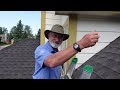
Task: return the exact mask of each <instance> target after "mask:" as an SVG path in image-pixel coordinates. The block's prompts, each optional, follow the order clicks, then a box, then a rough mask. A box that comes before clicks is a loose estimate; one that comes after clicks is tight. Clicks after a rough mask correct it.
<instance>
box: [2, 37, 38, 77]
mask: <svg viewBox="0 0 120 90" xmlns="http://www.w3.org/2000/svg"><path fill="white" fill-rule="evenodd" d="M39 44H40V43H39V39H25V40H22V41H19V42H17V43H15V44H13V45H11V46H8V47H6V48H4V49H2V50H0V79H31V78H32V74H33V72H34V63H35V60H34V50H35V49H36V47H37V46H38V45H39Z"/></svg>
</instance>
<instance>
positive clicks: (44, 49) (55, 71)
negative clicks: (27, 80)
mask: <svg viewBox="0 0 120 90" xmlns="http://www.w3.org/2000/svg"><path fill="white" fill-rule="evenodd" d="M56 52H57V51H55V50H54V49H53V48H52V47H51V45H50V43H49V41H48V42H47V43H46V44H44V45H40V46H38V47H37V48H36V50H35V71H34V74H33V75H32V77H33V79H60V73H61V66H57V67H54V68H50V67H47V66H45V67H42V66H43V63H44V60H45V58H46V57H47V56H50V55H52V54H54V53H56Z"/></svg>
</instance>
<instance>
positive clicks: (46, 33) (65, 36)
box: [44, 30, 69, 41]
mask: <svg viewBox="0 0 120 90" xmlns="http://www.w3.org/2000/svg"><path fill="white" fill-rule="evenodd" d="M50 32H52V31H50V30H45V32H44V35H45V37H46V38H47V39H48V34H49V33H50ZM55 33H56V32H55ZM58 34H60V33H58ZM62 35H63V36H64V37H63V41H65V40H67V39H68V38H69V35H68V34H62Z"/></svg>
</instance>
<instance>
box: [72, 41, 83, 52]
mask: <svg viewBox="0 0 120 90" xmlns="http://www.w3.org/2000/svg"><path fill="white" fill-rule="evenodd" d="M73 48H74V49H75V50H76V51H78V52H81V48H80V46H79V45H78V44H77V43H74V44H73Z"/></svg>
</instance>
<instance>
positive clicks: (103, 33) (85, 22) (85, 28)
mask: <svg viewBox="0 0 120 90" xmlns="http://www.w3.org/2000/svg"><path fill="white" fill-rule="evenodd" d="M118 20H119V19H118ZM118 20H114V19H106V18H99V17H98V18H96V17H91V18H88V17H81V16H78V22H77V36H76V41H78V40H80V39H81V38H82V37H83V36H84V35H85V34H87V33H89V32H91V31H94V30H96V31H98V32H99V35H100V39H99V42H98V43H97V44H96V45H95V46H93V47H90V48H86V49H84V50H82V52H80V53H78V54H76V57H77V58H78V60H79V61H78V63H77V66H76V68H77V67H78V66H80V65H82V64H83V63H84V62H85V61H87V60H88V59H89V58H91V57H92V56H93V55H94V54H96V53H98V52H99V51H100V50H101V49H103V48H104V47H106V46H107V45H108V44H109V43H110V42H111V41H113V40H115V39H116V38H117V37H118V36H120V31H119V30H120V21H118Z"/></svg>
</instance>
